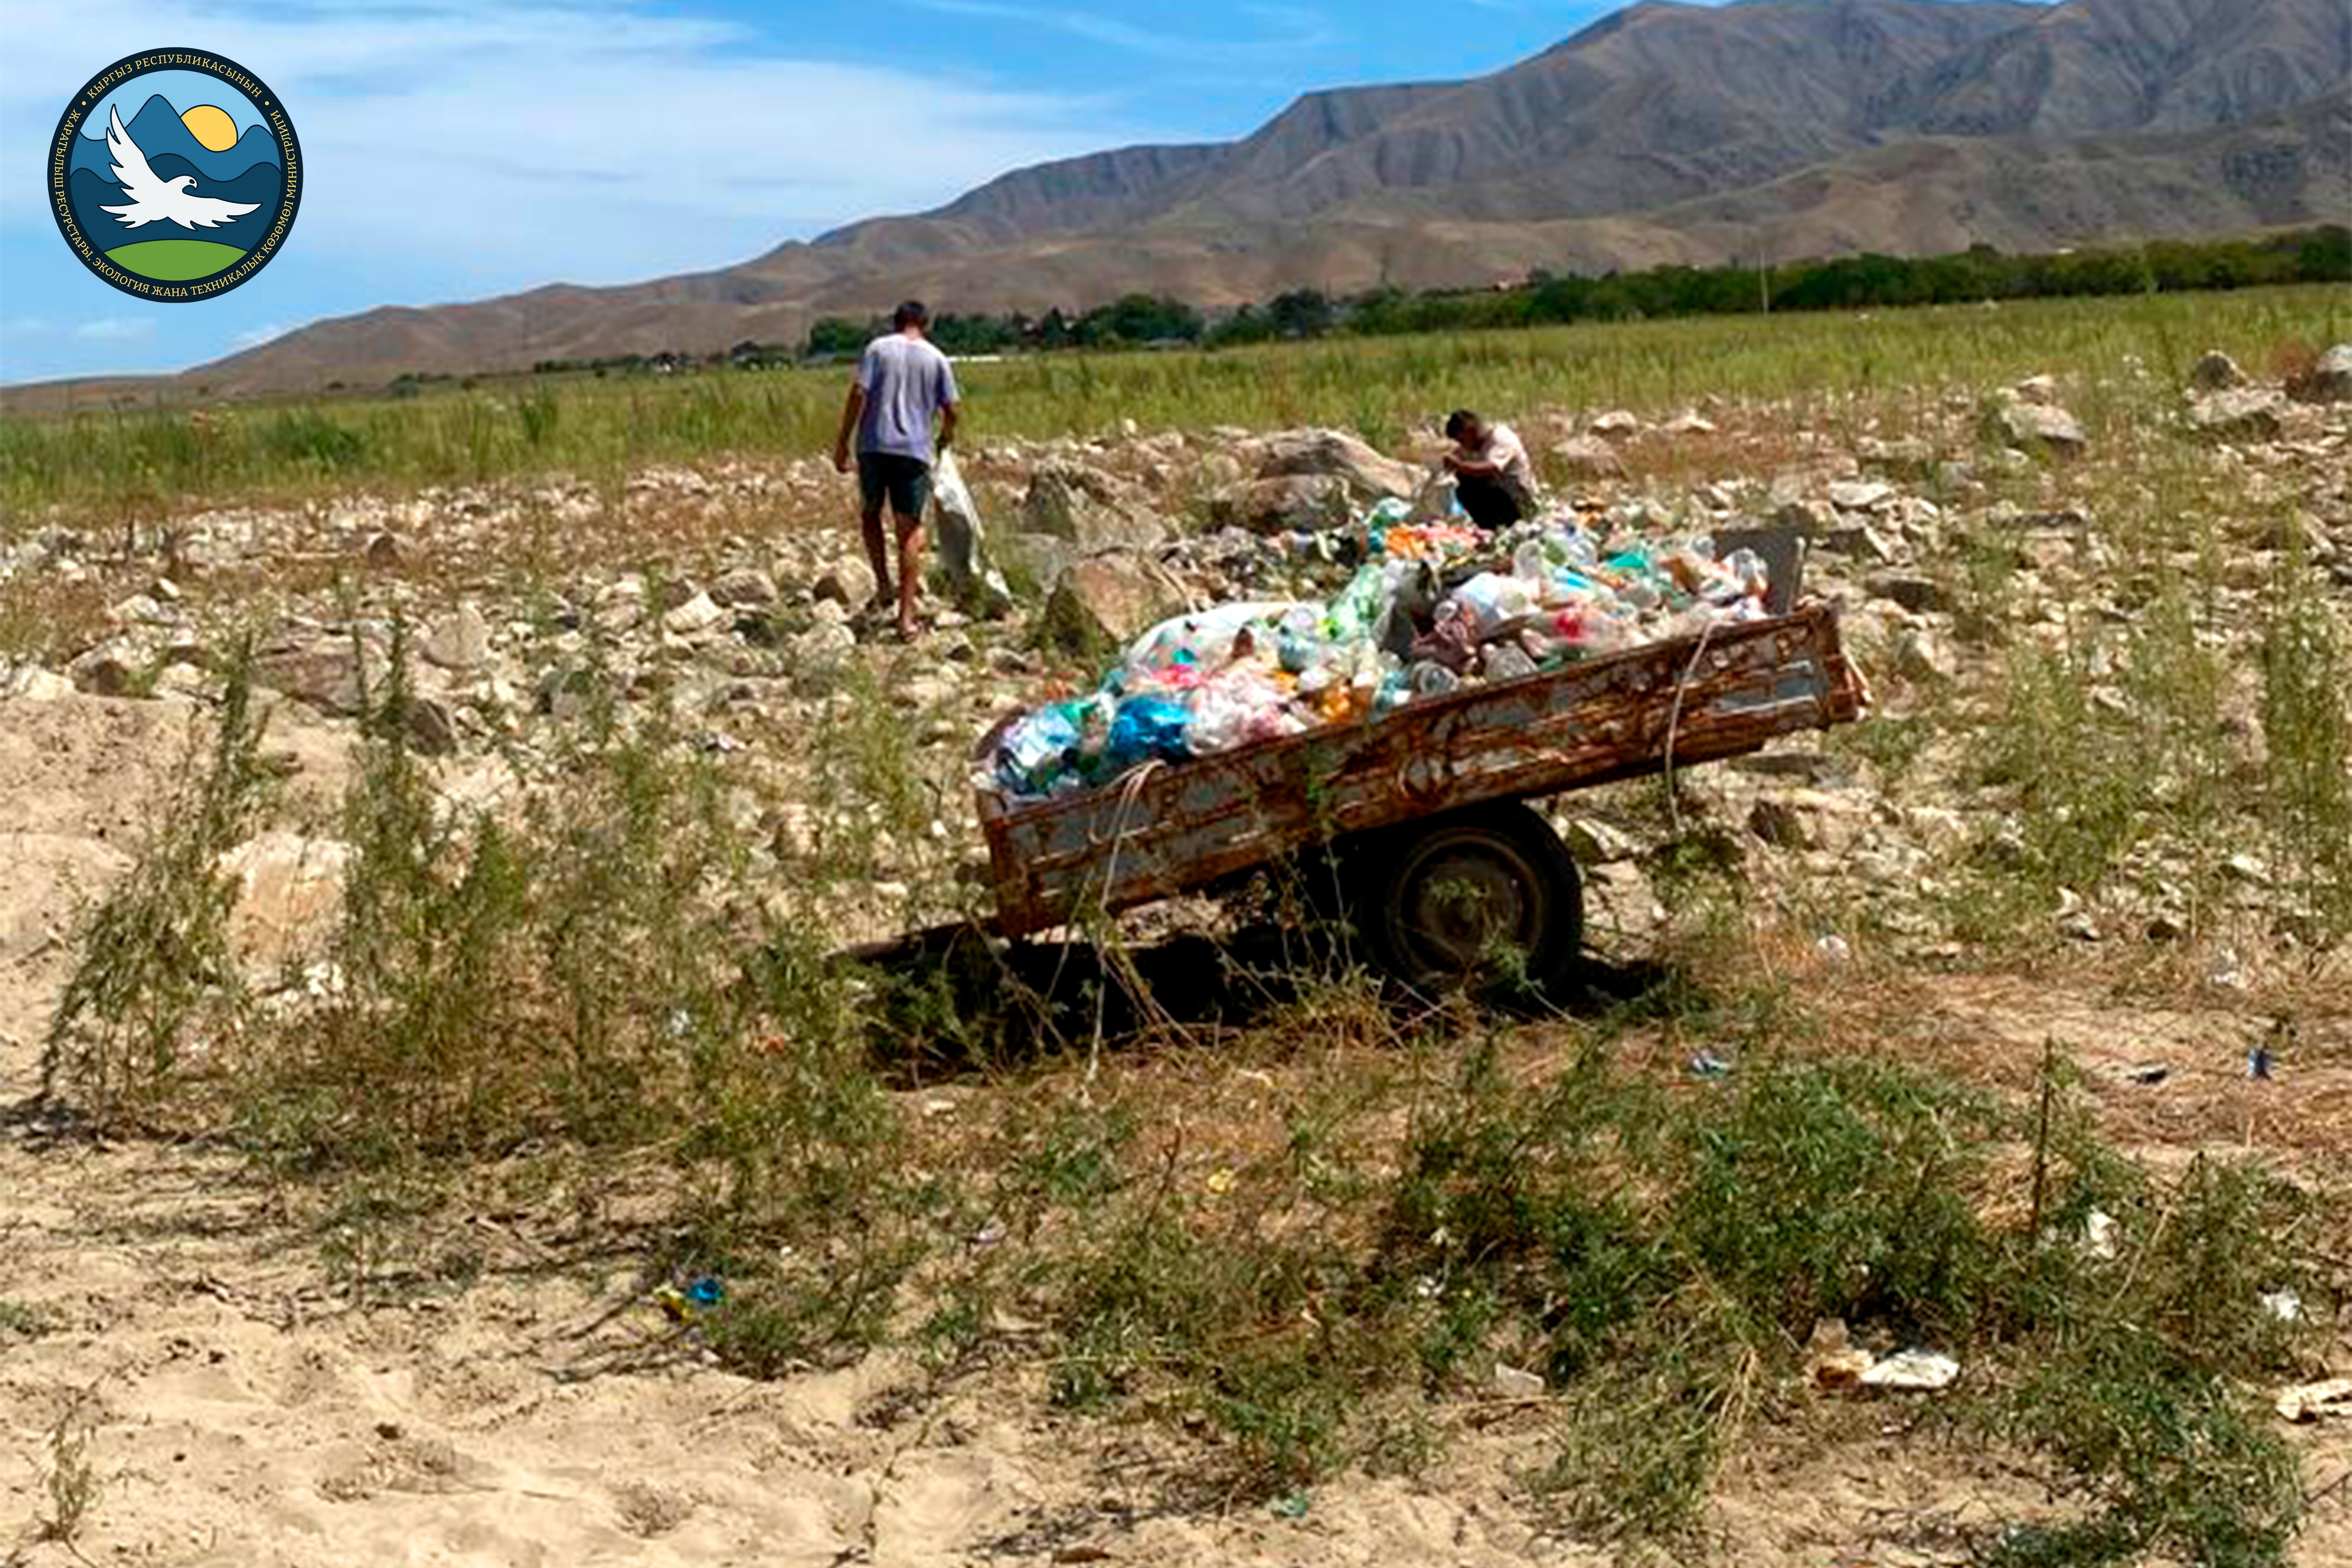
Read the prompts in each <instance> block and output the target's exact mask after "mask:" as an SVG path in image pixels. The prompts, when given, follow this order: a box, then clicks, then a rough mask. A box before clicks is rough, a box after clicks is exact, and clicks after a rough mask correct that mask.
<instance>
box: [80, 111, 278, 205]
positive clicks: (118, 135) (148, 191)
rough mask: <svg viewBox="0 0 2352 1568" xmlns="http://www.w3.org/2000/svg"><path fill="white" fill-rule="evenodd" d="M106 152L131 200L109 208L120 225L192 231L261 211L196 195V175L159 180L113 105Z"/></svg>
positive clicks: (110, 112)
mask: <svg viewBox="0 0 2352 1568" xmlns="http://www.w3.org/2000/svg"><path fill="white" fill-rule="evenodd" d="M106 120H107V125H106V150H107V151H108V152H110V153H113V154H114V177H115V178H116V179H118V180H120V181H121V182H122V194H123V195H126V196H129V197H130V198H131V199H130V201H128V202H126V203H124V204H123V205H121V206H119V207H108V208H106V209H105V210H106V211H108V212H110V213H112V214H113V215H114V216H115V218H116V220H117V221H118V222H120V223H122V224H124V225H125V226H129V227H131V228H137V227H138V226H140V225H142V224H148V223H178V224H185V225H186V226H188V227H190V228H211V227H214V226H216V225H219V224H224V223H226V222H228V220H229V219H231V218H236V217H243V216H245V215H246V214H247V213H249V212H253V211H256V210H257V209H258V208H259V207H260V205H261V204H260V203H259V202H225V201H222V200H221V199H220V198H219V197H217V196H192V195H189V194H188V187H189V186H191V185H193V184H195V183H196V179H195V176H194V175H193V174H182V175H179V176H178V177H177V178H174V179H170V180H164V179H159V178H157V177H156V174H155V171H154V170H152V169H151V168H149V167H148V166H147V154H146V153H142V152H141V151H140V150H139V143H138V142H133V141H132V140H131V132H128V131H125V130H124V129H122V113H121V110H118V109H116V108H115V107H114V106H113V105H111V104H109V105H108V106H107V110H106Z"/></svg>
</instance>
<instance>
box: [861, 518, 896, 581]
mask: <svg viewBox="0 0 2352 1568" xmlns="http://www.w3.org/2000/svg"><path fill="white" fill-rule="evenodd" d="M858 521H859V523H860V524H861V525H863V527H864V530H865V533H866V562H867V563H868V564H869V565H871V566H872V567H873V568H874V599H873V603H874V604H875V605H887V604H888V603H889V602H890V546H889V543H888V542H887V541H886V540H885V539H884V538H883V537H882V509H881V508H880V507H878V506H877V507H875V508H873V509H872V510H868V511H866V512H864V513H862V514H861V515H860V516H859V518H858Z"/></svg>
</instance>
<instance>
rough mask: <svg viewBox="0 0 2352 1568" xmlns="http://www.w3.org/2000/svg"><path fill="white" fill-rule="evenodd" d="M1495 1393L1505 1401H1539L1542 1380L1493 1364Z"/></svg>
mask: <svg viewBox="0 0 2352 1568" xmlns="http://www.w3.org/2000/svg"><path fill="white" fill-rule="evenodd" d="M1495 1392H1496V1394H1501V1395H1502V1396H1503V1397H1504V1398H1506V1399H1541V1398H1542V1397H1543V1396H1544V1380H1543V1379H1542V1378H1541V1377H1540V1376H1538V1374H1537V1373H1532V1372H1526V1371H1523V1370H1521V1369H1520V1368H1518V1367H1516V1366H1511V1365H1508V1364H1507V1363H1503V1362H1499V1361H1498V1362H1496V1363H1495Z"/></svg>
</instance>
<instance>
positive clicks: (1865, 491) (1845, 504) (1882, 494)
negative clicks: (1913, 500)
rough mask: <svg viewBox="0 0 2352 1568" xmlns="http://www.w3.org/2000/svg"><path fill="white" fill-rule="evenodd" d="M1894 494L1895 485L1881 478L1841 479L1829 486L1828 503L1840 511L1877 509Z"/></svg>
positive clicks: (1882, 506) (1892, 498)
mask: <svg viewBox="0 0 2352 1568" xmlns="http://www.w3.org/2000/svg"><path fill="white" fill-rule="evenodd" d="M1894 499H1895V487H1894V486H1893V485H1890V484H1887V483H1886V482H1885V481H1884V480H1881V479H1841V480H1839V481H1838V482H1837V483H1836V484H1833V485H1832V486H1831V487H1830V504H1831V505H1832V506H1834V507H1836V508H1837V509H1838V510H1840V511H1878V510H1882V509H1884V508H1885V505H1886V503H1887V502H1889V501H1891V500H1894Z"/></svg>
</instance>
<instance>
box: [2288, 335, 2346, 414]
mask: <svg viewBox="0 0 2352 1568" xmlns="http://www.w3.org/2000/svg"><path fill="white" fill-rule="evenodd" d="M2293 390H2294V395H2296V396H2297V397H2300V398H2302V399H2303V400H2304V401H2305V402H2306V403H2352V343H2338V344H2336V346H2335V347H2334V348H2332V349H2329V350H2328V351H2327V352H2326V353H2324V354H2321V355H2320V356H2319V362H2318V363H2316V364H2315V365H2313V366H2312V367H2311V372H2310V374H2307V375H2301V376H2297V377H2296V378H2295V381H2294V389H2293Z"/></svg>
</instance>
